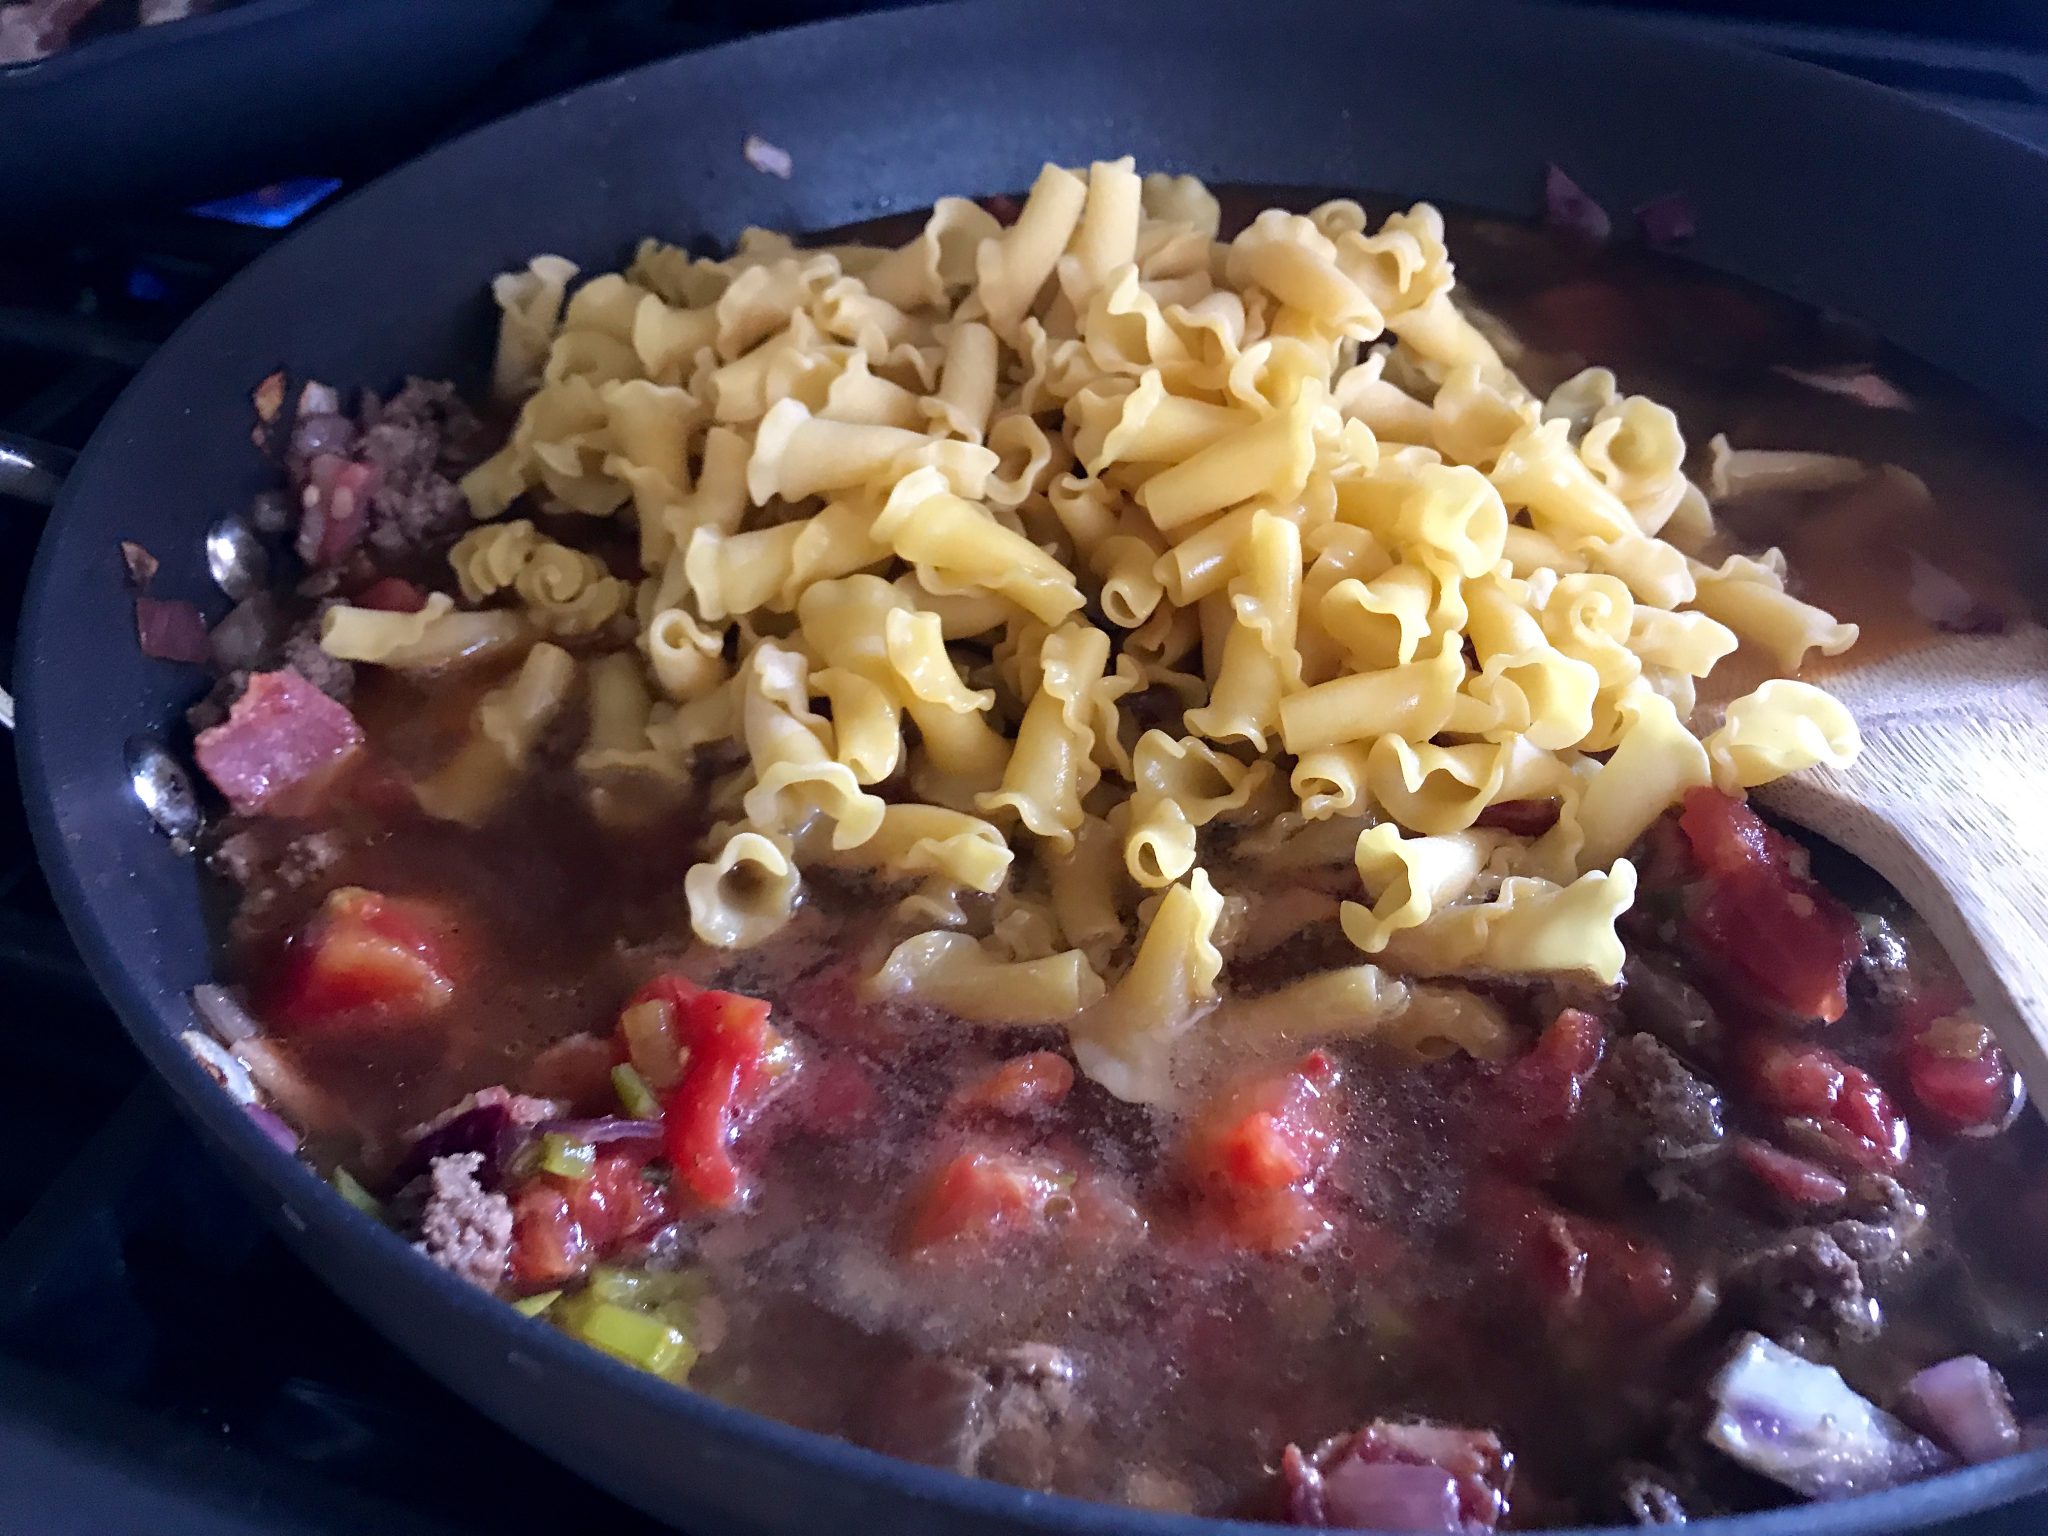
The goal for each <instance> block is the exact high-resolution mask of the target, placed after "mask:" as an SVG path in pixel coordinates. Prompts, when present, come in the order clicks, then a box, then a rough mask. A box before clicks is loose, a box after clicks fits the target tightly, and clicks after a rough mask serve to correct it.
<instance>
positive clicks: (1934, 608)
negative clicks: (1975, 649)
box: [1906, 550, 2005, 635]
mask: <svg viewBox="0 0 2048 1536" xmlns="http://www.w3.org/2000/svg"><path fill="white" fill-rule="evenodd" d="M1906 568H1907V576H1906V601H1907V603H1909V604H1910V605H1911V606H1912V609H1913V611H1914V612H1915V613H1917V614H1919V615H1920V617H1921V618H1923V619H1925V620H1926V621H1927V622H1928V623H1929V624H1931V625H1933V626H1934V627H1935V628H1936V629H1938V630H1942V631H1944V632H1945V633H1947V634H1952V635H1985V634H1998V633H2000V632H2002V631H2003V630H2004V628H2005V616H2004V615H2003V614H2001V613H2000V612H1999V611H1998V610H1997V609H1996V608H1993V607H1992V606H1991V605H1990V604H1988V603H1985V602H1982V601H1980V600H1979V599H1978V597H1977V595H1976V594H1975V593H1974V592H1972V591H1971V590H1970V589H1969V588H1968V587H1966V586H1964V585H1963V584H1962V583H1961V582H1960V581H1957V580H1956V579H1955V577H1953V576H1951V575H1949V573H1948V572H1947V571H1944V570H1943V569H1942V568H1941V567H1940V566H1938V565H1935V564H1934V563H1933V562H1931V561H1929V560H1927V559H1925V558H1924V557H1922V556H1921V555H1920V554H1919V552H1918V551H1916V550H1908V551H1907V552H1906Z"/></svg>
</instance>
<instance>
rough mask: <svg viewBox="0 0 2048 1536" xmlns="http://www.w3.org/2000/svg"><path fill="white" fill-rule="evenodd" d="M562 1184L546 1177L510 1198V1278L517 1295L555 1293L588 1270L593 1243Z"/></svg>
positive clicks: (549, 1176)
mask: <svg viewBox="0 0 2048 1536" xmlns="http://www.w3.org/2000/svg"><path fill="white" fill-rule="evenodd" d="M563 1182H564V1181H563V1180H561V1179H557V1178H555V1177H554V1176H553V1175H551V1174H543V1175H542V1176H541V1177H539V1178H537V1179H534V1180H532V1181H531V1182H530V1183H528V1184H525V1185H523V1186H522V1187H521V1188H520V1190H519V1192H518V1193H517V1194H516V1195H514V1196H513V1197H512V1257H511V1264H510V1273H511V1278H512V1284H513V1285H514V1286H515V1287H516V1288H518V1289H519V1290H522V1291H545V1290H551V1289H553V1288H554V1287H555V1286H558V1285H564V1284H566V1283H568V1282H569V1281H571V1280H574V1279H575V1278H576V1277H577V1276H579V1275H581V1274H582V1273H583V1272H584V1271H585V1270H586V1269H588V1268H589V1267H590V1244H589V1242H588V1241H587V1240H586V1239H585V1237H584V1235H583V1229H582V1227H580V1226H578V1225H577V1223H576V1218H575V1217H574V1216H572V1215H571V1214H570V1212H569V1197H568V1195H567V1194H566V1193H564V1191H563V1189H562V1184H563Z"/></svg>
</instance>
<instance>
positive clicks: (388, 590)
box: [355, 576, 427, 613]
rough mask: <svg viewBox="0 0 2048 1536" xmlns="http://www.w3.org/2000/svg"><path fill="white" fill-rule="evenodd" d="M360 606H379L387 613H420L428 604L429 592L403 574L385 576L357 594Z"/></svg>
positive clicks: (356, 599)
mask: <svg viewBox="0 0 2048 1536" xmlns="http://www.w3.org/2000/svg"><path fill="white" fill-rule="evenodd" d="M355 605H356V606H357V607H358V608H378V609H381V610H383V611H384V612H386V613H418V612H419V611H420V610H421V609H422V608H424V607H426V606H427V594H426V592H425V590H424V589H422V588H421V587H420V586H419V585H418V584H417V583H416V582H410V581H407V580H406V579H405V578H404V577H403V576H384V577H380V578H379V579H378V580H376V581H373V582H371V583H370V584H369V585H368V586H367V587H365V588H363V590H362V591H360V592H358V593H357V594H356V595H355Z"/></svg>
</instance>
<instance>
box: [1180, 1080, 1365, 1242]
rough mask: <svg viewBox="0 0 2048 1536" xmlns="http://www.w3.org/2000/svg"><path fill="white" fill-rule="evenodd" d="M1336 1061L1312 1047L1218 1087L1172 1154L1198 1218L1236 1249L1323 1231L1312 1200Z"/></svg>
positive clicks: (1325, 1146) (1331, 1140)
mask: <svg viewBox="0 0 2048 1536" xmlns="http://www.w3.org/2000/svg"><path fill="white" fill-rule="evenodd" d="M1337 1076H1338V1074H1337V1067H1336V1063H1335V1062H1333V1061H1332V1060H1331V1059H1330V1058H1329V1056H1327V1055H1326V1054H1325V1053H1323V1052H1322V1051H1311V1052H1310V1053H1309V1054H1308V1055H1307V1056H1305V1057H1304V1058H1302V1060H1301V1061H1300V1062H1298V1063H1297V1064H1296V1065H1294V1066H1292V1067H1289V1068H1287V1069H1286V1070H1284V1071H1281V1072H1277V1073H1269V1074H1266V1075H1263V1076H1258V1077H1254V1078H1252V1079H1250V1080H1249V1081H1247V1082H1244V1083H1241V1084H1239V1085H1237V1086H1236V1087H1235V1088H1231V1089H1228V1090H1226V1091H1225V1092H1224V1093H1223V1094H1222V1095H1221V1096H1219V1097H1218V1099H1217V1100H1216V1102H1215V1103H1214V1104H1213V1105H1211V1106H1210V1107H1209V1108H1208V1109H1207V1110H1205V1111H1204V1112H1203V1113H1202V1114H1201V1115H1199V1116H1198V1117H1197V1118H1196V1120H1195V1122H1194V1124H1193V1126H1192V1127H1191V1129H1190V1130H1189V1132H1188V1137H1187V1141H1186V1143H1185V1145H1184V1146H1183V1148H1182V1152H1181V1162H1182V1166H1183V1167H1184V1168H1185V1170H1186V1172H1187V1176H1188V1179H1189V1182H1190V1183H1191V1184H1192V1185H1193V1186H1194V1189H1195V1192H1196V1197H1197V1200H1198V1202H1199V1204H1200V1208H1201V1211H1202V1216H1203V1219H1204V1222H1205V1223H1206V1224H1207V1225H1209V1226H1211V1227H1213V1228H1214V1229H1216V1230H1218V1231H1220V1232H1221V1233H1222V1234H1223V1235H1224V1236H1226V1237H1228V1238H1229V1239H1230V1240H1231V1241H1232V1242H1234V1243H1236V1244H1238V1245H1239V1246H1242V1247H1245V1248H1249V1249H1252V1250H1254V1251H1257V1252H1262V1253H1287V1252H1292V1251H1294V1250H1295V1249H1298V1248H1300V1247H1303V1246H1304V1245H1306V1244H1307V1243H1309V1242H1311V1241H1313V1240H1314V1239H1316V1238H1318V1237H1321V1236H1323V1235H1324V1234H1326V1233H1328V1232H1329V1231H1330V1223H1329V1222H1328V1221H1327V1220H1325V1219H1324V1217H1323V1214H1322V1211H1321V1209H1320V1208H1319V1207H1318V1205H1317V1204H1316V1202H1315V1200H1314V1198H1313V1196H1314V1193H1315V1181H1316V1180H1317V1179H1318V1178H1320V1177H1321V1176H1322V1174H1323V1173H1324V1172H1325V1171H1326V1170H1327V1169H1328V1168H1329V1166H1330V1163H1331V1161H1332V1160H1333V1159H1334V1158H1335V1157H1336V1155H1337V1149H1338V1133H1339V1130H1340V1128H1341V1120H1342V1107H1341V1105H1340V1104H1339V1103H1338V1101H1337V1099H1336V1096H1335V1093H1334V1089H1335V1088H1336V1085H1337Z"/></svg>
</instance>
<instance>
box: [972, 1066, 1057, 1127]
mask: <svg viewBox="0 0 2048 1536" xmlns="http://www.w3.org/2000/svg"><path fill="white" fill-rule="evenodd" d="M1073 1087H1074V1068H1073V1066H1072V1064H1071V1063H1070V1062H1068V1060H1067V1058H1066V1057H1064V1056H1062V1055H1061V1054H1060V1053H1059V1052H1058V1051H1030V1052H1027V1053H1026V1054H1024V1055H1022V1056H1013V1057H1011V1058H1010V1059H1009V1060H1008V1061H1005V1062H1002V1063H1001V1064H999V1065H998V1066H997V1067H996V1068H995V1070H994V1071H992V1072H990V1073H989V1074H988V1075H987V1076H986V1077H983V1078H981V1079H979V1080H978V1081H976V1082H972V1083H969V1084H968V1085H967V1086H966V1087H965V1088H963V1089H961V1091H960V1092H959V1094H958V1095H956V1096H955V1098H954V1100H953V1107H954V1109H956V1110H966V1111H974V1110H981V1111H985V1112H986V1113H989V1114H994V1115H1003V1116H1007V1117H1009V1118H1011V1119H1017V1120H1028V1119H1030V1118H1031V1117H1033V1116H1034V1115H1041V1114H1044V1113H1045V1112H1046V1111H1048V1110H1051V1109H1055V1108H1057V1107H1058V1106H1059V1105H1060V1103H1062V1102H1063V1101H1064V1100H1065V1099H1066V1096H1067V1095H1068V1094H1069V1093H1070V1092H1072V1091H1073Z"/></svg>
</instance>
